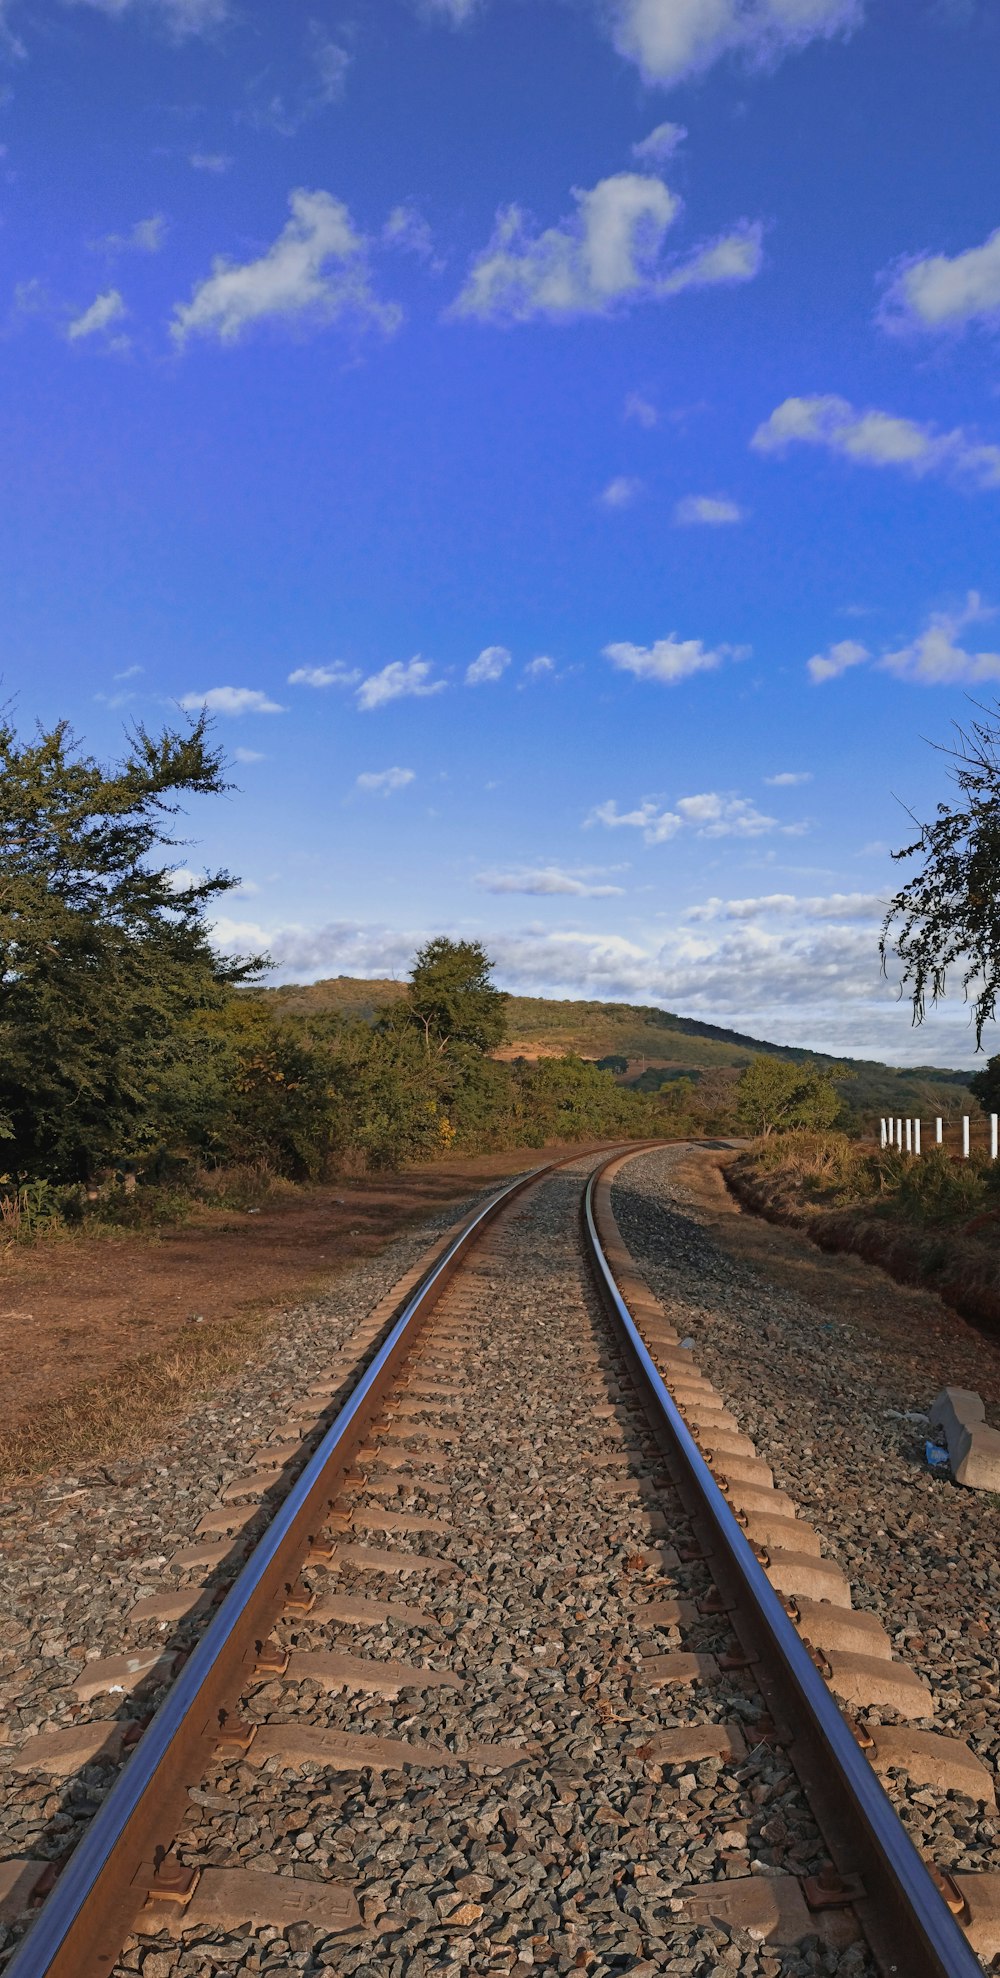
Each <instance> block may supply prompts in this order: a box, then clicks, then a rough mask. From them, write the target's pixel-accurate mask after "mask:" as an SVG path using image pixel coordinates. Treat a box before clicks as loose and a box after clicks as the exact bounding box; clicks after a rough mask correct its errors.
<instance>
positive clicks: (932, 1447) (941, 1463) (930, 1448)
mask: <svg viewBox="0 0 1000 1978" xmlns="http://www.w3.org/2000/svg"><path fill="white" fill-rule="evenodd" d="M924 1455H925V1456H926V1458H927V1468H928V1469H929V1470H948V1469H950V1468H951V1465H950V1463H949V1461H948V1451H947V1450H946V1449H942V1448H941V1445H940V1443H938V1442H925V1443H924Z"/></svg>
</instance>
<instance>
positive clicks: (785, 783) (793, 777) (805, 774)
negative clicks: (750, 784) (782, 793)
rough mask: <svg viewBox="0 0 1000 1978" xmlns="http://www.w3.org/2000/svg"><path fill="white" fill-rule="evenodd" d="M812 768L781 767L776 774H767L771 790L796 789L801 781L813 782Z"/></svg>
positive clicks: (767, 781)
mask: <svg viewBox="0 0 1000 1978" xmlns="http://www.w3.org/2000/svg"><path fill="white" fill-rule="evenodd" d="M812 780H813V773H812V770H811V769H779V771H778V773H777V775H776V776H765V778H764V782H765V783H766V785H767V787H768V789H769V790H794V789H795V788H796V786H797V785H798V784H799V783H811V782H812Z"/></svg>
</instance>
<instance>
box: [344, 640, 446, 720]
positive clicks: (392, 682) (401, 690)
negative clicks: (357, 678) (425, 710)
mask: <svg viewBox="0 0 1000 1978" xmlns="http://www.w3.org/2000/svg"><path fill="white" fill-rule="evenodd" d="M432 671H433V669H432V666H431V662H430V660H429V659H421V658H420V656H419V654H418V655H417V656H416V658H414V659H410V660H407V661H406V663H405V664H404V662H403V661H402V660H401V659H394V660H392V661H391V662H390V664H389V665H388V666H383V668H382V670H381V672H380V673H370V674H369V675H368V678H367V680H362V682H361V685H360V687H359V688H358V695H357V699H358V706H359V708H361V709H362V711H363V712H364V713H366V714H367V713H370V712H371V710H372V709H373V708H376V707H385V706H386V705H387V704H388V702H389V701H398V700H403V699H406V698H410V697H415V698H417V699H422V698H423V697H424V696H425V695H427V694H440V693H441V692H442V691H443V689H444V685H445V683H444V681H443V680H432V679H431V673H432Z"/></svg>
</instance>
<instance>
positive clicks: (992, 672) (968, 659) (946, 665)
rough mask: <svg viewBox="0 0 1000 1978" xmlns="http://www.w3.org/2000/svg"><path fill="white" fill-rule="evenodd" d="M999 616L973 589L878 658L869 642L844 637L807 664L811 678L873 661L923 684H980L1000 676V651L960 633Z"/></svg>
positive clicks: (817, 680)
mask: <svg viewBox="0 0 1000 1978" xmlns="http://www.w3.org/2000/svg"><path fill="white" fill-rule="evenodd" d="M997 616H1000V612H998V610H997V608H996V607H995V606H993V605H985V604H984V603H983V601H982V598H981V597H980V595H979V592H978V591H970V592H969V593H968V595H967V597H966V600H965V604H964V606H963V607H962V608H961V609H960V610H957V611H935V612H932V613H931V616H930V618H929V619H928V621H927V624H926V625H925V626H924V629H923V631H922V632H918V633H917V636H916V637H915V638H914V639H911V640H910V641H909V643H908V644H907V645H903V646H899V647H897V648H895V649H892V648H887V649H886V650H885V651H883V652H882V653H881V654H879V656H878V657H877V658H876V657H875V655H874V654H873V653H872V652H870V651H869V649H868V647H867V646H862V645H858V644H856V642H855V641H854V640H853V639H844V640H842V641H841V643H840V644H839V645H835V646H831V647H830V650H829V652H828V653H825V654H824V653H817V654H816V655H815V657H814V658H812V659H811V660H809V662H808V669H807V670H808V672H809V676H810V679H811V680H812V681H813V682H814V683H815V684H816V685H817V686H818V685H820V684H821V683H822V682H823V681H825V680H833V679H835V678H836V677H837V675H838V674H840V673H843V672H844V671H845V669H846V668H847V667H849V666H860V665H861V664H862V662H863V661H866V660H870V661H871V663H872V664H873V665H874V666H876V667H877V668H878V670H879V671H880V672H883V673H894V674H895V676H896V678H897V679H898V680H906V681H908V682H909V683H910V684H911V685H913V686H919V687H958V686H966V687H968V686H981V685H982V683H983V682H984V681H985V680H998V679H1000V652H985V651H983V652H970V650H969V648H968V647H967V646H965V645H963V644H962V643H961V635H962V633H963V632H965V631H967V630H968V628H969V626H970V625H979V624H982V623H983V622H984V621H987V620H989V619H992V618H996V617H997Z"/></svg>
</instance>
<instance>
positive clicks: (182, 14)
mask: <svg viewBox="0 0 1000 1978" xmlns="http://www.w3.org/2000/svg"><path fill="white" fill-rule="evenodd" d="M70 4H72V5H74V6H86V7H96V9H97V10H98V12H99V13H102V14H109V15H110V16H111V17H112V18H113V19H115V20H120V19H122V18H124V16H125V15H126V14H135V15H137V16H143V15H145V16H148V17H149V18H150V19H152V20H154V21H157V22H159V23H160V24H161V25H162V26H164V27H165V28H166V29H167V30H168V32H169V33H170V34H172V35H175V36H176V37H177V39H178V40H184V39H186V38H187V36H188V35H192V34H208V33H210V32H211V30H212V29H213V28H217V27H221V26H222V23H223V21H225V20H227V19H228V17H229V0H70Z"/></svg>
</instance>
